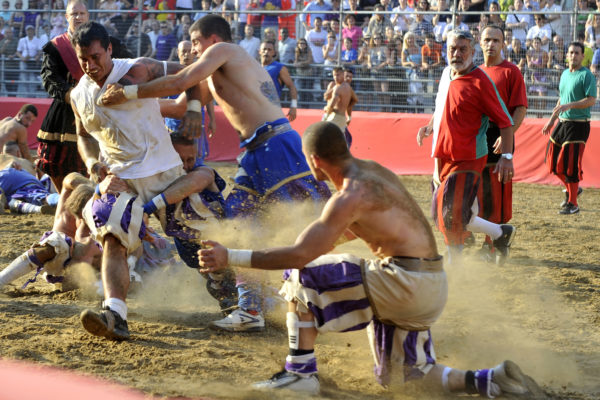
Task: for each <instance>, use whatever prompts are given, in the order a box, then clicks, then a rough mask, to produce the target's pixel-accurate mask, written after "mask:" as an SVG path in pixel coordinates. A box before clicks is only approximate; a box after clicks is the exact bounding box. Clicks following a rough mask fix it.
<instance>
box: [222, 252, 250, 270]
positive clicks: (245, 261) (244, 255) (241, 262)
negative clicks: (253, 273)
mask: <svg viewBox="0 0 600 400" xmlns="http://www.w3.org/2000/svg"><path fill="white" fill-rule="evenodd" d="M227 263H228V264H229V265H230V266H234V267H243V268H252V250H237V249H227Z"/></svg>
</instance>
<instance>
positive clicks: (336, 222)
mask: <svg viewBox="0 0 600 400" xmlns="http://www.w3.org/2000/svg"><path fill="white" fill-rule="evenodd" d="M359 206H360V195H359V194H348V193H341V192H338V193H337V194H335V195H334V196H333V197H332V198H331V199H330V200H329V201H328V202H327V204H326V205H325V208H324V209H323V213H322V214H321V217H320V218H319V219H317V220H316V221H314V222H313V223H312V224H310V225H309V226H308V227H307V228H306V229H305V230H304V231H303V232H302V233H301V234H300V236H299V237H298V239H297V240H296V243H295V244H293V245H291V246H284V247H277V248H272V249H266V250H259V251H254V252H252V268H257V269H267V270H274V269H285V268H297V269H302V268H304V266H305V265H306V264H308V263H309V262H311V261H312V260H314V259H315V258H317V257H319V256H320V255H322V254H325V253H327V252H328V251H330V250H331V249H332V248H333V246H334V244H335V242H336V241H337V240H338V239H339V238H340V236H342V235H343V234H344V233H345V232H346V231H347V229H348V227H349V226H350V225H351V224H352V223H353V222H354V221H356V220H357V218H358V215H359V213H360V211H359ZM204 243H205V244H207V245H209V246H212V248H209V249H204V250H201V251H200V252H199V255H200V265H201V268H200V271H201V272H210V271H215V270H218V269H222V268H224V267H225V266H227V264H228V262H229V261H228V259H227V249H226V248H224V247H223V246H221V245H220V244H218V243H216V242H211V241H205V242H204Z"/></svg>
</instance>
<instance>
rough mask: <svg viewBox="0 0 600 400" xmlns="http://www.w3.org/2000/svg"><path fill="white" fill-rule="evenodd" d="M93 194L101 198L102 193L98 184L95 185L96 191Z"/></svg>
mask: <svg viewBox="0 0 600 400" xmlns="http://www.w3.org/2000/svg"><path fill="white" fill-rule="evenodd" d="M94 192H95V193H96V194H97V195H98V196H102V192H101V191H100V184H97V185H96V190H94Z"/></svg>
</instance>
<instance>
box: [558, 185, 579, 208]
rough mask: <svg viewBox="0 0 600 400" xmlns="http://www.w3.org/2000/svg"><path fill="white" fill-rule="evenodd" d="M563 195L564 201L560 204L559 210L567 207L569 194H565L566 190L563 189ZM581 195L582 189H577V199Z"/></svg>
mask: <svg viewBox="0 0 600 400" xmlns="http://www.w3.org/2000/svg"><path fill="white" fill-rule="evenodd" d="M563 193H564V194H565V200H564V201H563V202H562V203H560V207H561V208H564V207H565V206H566V205H567V203H568V202H569V192H567V189H563ZM582 193H583V189H582V188H579V189H577V198H579V196H581V194H582Z"/></svg>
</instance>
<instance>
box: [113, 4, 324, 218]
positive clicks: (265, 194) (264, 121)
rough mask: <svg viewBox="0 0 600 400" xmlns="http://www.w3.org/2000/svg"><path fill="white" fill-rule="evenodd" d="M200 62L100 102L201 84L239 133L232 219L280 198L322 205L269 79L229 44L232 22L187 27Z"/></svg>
mask: <svg viewBox="0 0 600 400" xmlns="http://www.w3.org/2000/svg"><path fill="white" fill-rule="evenodd" d="M190 35H191V39H192V45H193V46H194V51H195V52H196V54H197V55H198V56H199V59H198V60H197V61H196V62H194V63H193V64H192V65H190V66H188V67H187V68H184V69H183V70H182V71H180V72H179V73H177V74H175V75H172V76H166V77H163V78H160V79H156V80H154V81H151V82H148V83H145V84H137V85H128V86H125V87H123V86H122V85H120V84H115V85H113V86H111V87H110V88H108V90H107V91H106V93H105V94H104V95H103V96H102V102H103V103H104V104H105V105H110V104H120V103H124V102H125V101H126V100H127V99H135V98H147V97H164V96H168V95H171V94H176V93H181V92H182V91H184V90H185V89H187V88H189V87H192V86H194V85H197V84H198V83H200V82H203V81H204V82H203V83H205V85H203V96H202V97H203V103H204V104H206V102H208V101H209V100H210V99H214V100H216V102H217V104H219V106H221V108H222V110H223V113H224V114H225V116H226V117H227V119H228V120H229V122H230V123H231V125H233V128H234V129H236V130H237V131H238V132H239V135H240V139H241V144H240V147H242V148H243V149H244V152H243V153H242V155H241V156H240V157H239V159H238V161H239V169H238V172H237V174H236V176H235V186H234V188H233V190H232V191H231V193H230V194H229V196H228V197H227V200H226V202H227V206H228V208H229V209H230V212H231V214H232V216H236V215H240V214H241V215H249V214H252V213H254V212H256V211H257V210H258V208H259V207H261V206H265V205H268V204H269V203H272V202H274V201H281V200H311V199H312V200H324V199H326V198H327V197H329V195H330V192H329V189H328V188H327V186H326V185H325V184H323V183H322V182H317V181H316V180H315V178H314V177H313V176H312V175H311V172H310V169H309V168H308V165H307V164H306V161H305V160H304V157H303V156H302V151H301V147H302V145H301V140H300V136H299V135H298V133H297V132H296V131H294V130H292V128H291V126H290V124H289V121H288V120H287V118H285V116H284V115H283V112H282V110H281V107H280V105H279V98H278V95H277V90H276V89H275V85H274V84H273V80H272V79H271V77H270V76H269V74H268V73H267V72H266V71H265V70H264V69H263V68H262V67H261V65H260V64H259V63H258V62H257V61H256V60H254V59H253V58H252V57H250V56H249V55H248V54H247V53H246V52H245V51H244V50H243V49H242V48H240V47H239V46H237V45H235V44H233V43H231V30H230V27H229V23H228V22H227V21H226V20H225V19H223V18H222V17H220V16H217V15H206V16H204V17H202V18H201V19H199V20H198V21H196V22H194V24H192V26H191V27H190Z"/></svg>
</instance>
